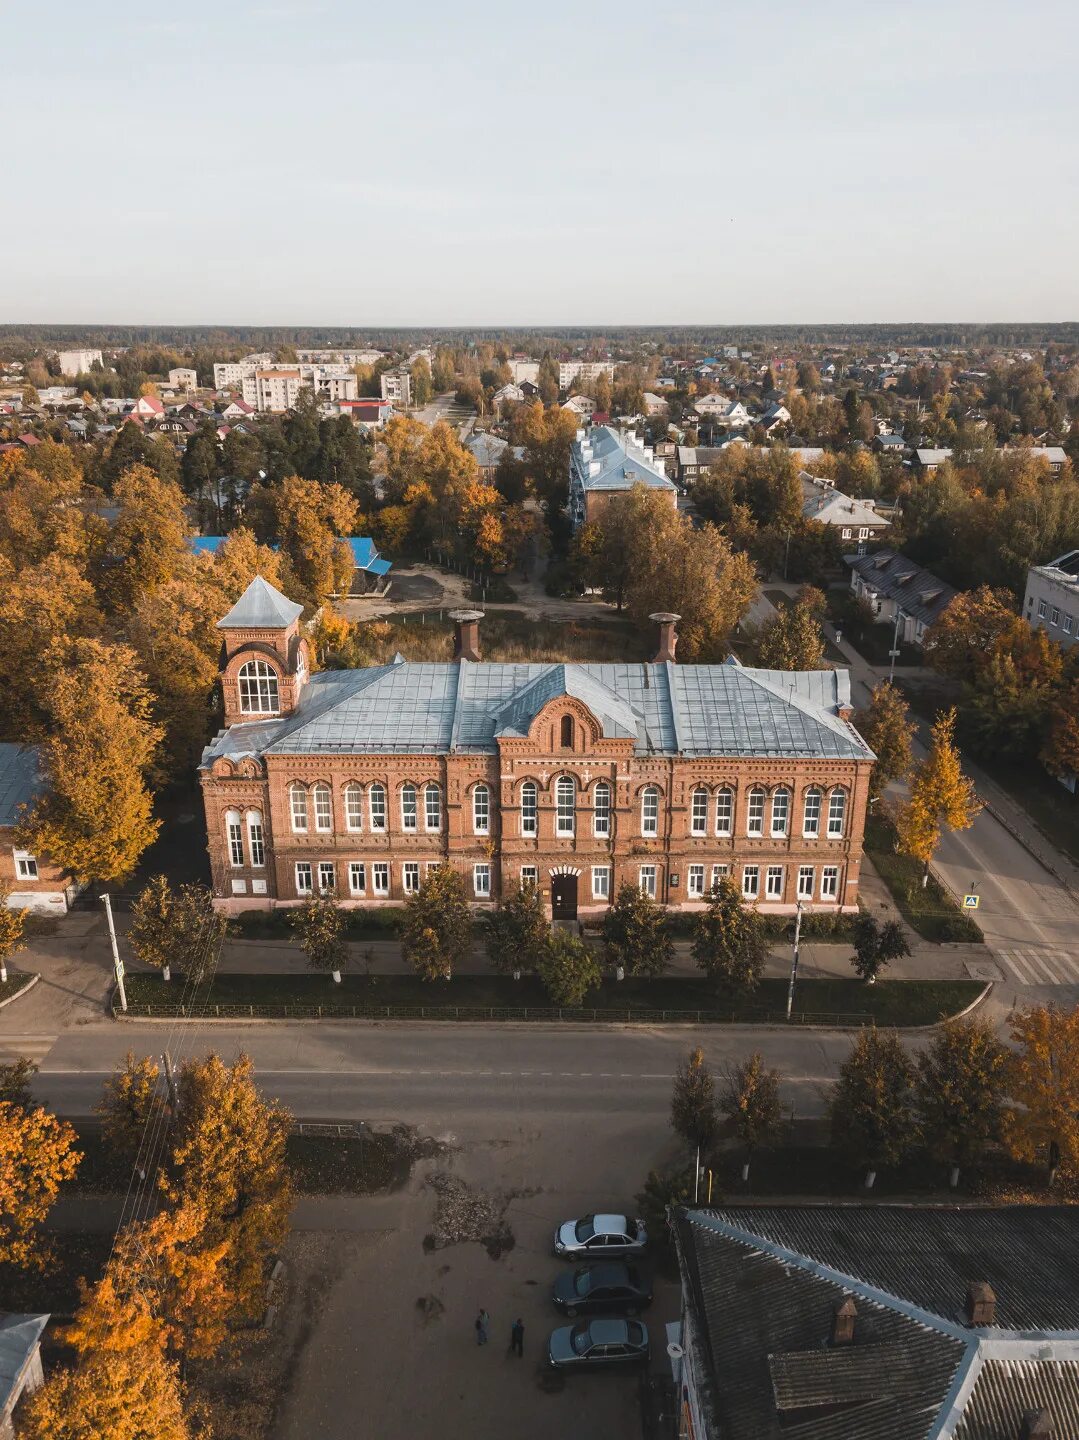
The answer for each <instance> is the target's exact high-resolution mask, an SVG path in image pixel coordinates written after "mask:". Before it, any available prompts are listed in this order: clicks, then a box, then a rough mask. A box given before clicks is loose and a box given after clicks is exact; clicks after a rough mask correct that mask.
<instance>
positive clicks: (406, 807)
mask: <svg viewBox="0 0 1079 1440" xmlns="http://www.w3.org/2000/svg"><path fill="white" fill-rule="evenodd" d="M418 826H419V816H418V814H417V806H416V787H415V785H413V784H412V782H411V781H410V780H409V781H406V782H405V784H404V785H402V786H401V829H402V830H415V829H417V827H418Z"/></svg>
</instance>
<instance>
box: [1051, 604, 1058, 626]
mask: <svg viewBox="0 0 1079 1440" xmlns="http://www.w3.org/2000/svg"><path fill="white" fill-rule="evenodd" d="M1049 624H1050V625H1059V624H1060V611H1059V610H1058V609H1057V607H1056V606H1055V605H1054V606H1053V609H1052V612H1051V614H1050V616H1049Z"/></svg>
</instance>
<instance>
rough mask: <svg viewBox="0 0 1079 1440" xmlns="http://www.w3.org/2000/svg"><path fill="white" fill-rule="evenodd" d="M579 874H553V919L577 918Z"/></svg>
mask: <svg viewBox="0 0 1079 1440" xmlns="http://www.w3.org/2000/svg"><path fill="white" fill-rule="evenodd" d="M576 918H577V876H576V875H552V876H551V919H552V920H576Z"/></svg>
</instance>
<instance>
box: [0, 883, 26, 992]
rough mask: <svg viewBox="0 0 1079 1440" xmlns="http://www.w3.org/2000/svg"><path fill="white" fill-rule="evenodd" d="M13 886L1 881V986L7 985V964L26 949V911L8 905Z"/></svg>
mask: <svg viewBox="0 0 1079 1440" xmlns="http://www.w3.org/2000/svg"><path fill="white" fill-rule="evenodd" d="M10 895H11V886H10V885H9V884H8V883H7V881H6V880H0V985H6V984H7V962H8V961H9V960H10V959H11V957H12V955H15V954H17V953H18V952H19V951H20V950H25V949H26V939H25V932H26V911H25V910H22V909H16V908H15V907H14V906H12V905H10V904H9V903H8V900H9V897H10Z"/></svg>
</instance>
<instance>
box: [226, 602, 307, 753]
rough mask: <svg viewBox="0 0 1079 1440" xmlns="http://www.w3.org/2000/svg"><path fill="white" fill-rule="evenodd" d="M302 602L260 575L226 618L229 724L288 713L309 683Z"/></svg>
mask: <svg viewBox="0 0 1079 1440" xmlns="http://www.w3.org/2000/svg"><path fill="white" fill-rule="evenodd" d="M302 614H303V606H302V605H297V604H296V603H295V601H292V600H289V599H287V598H286V597H285V596H284V595H282V594H281V592H280V590H276V589H274V587H273V586H272V585H271V584H270V582H269V581H268V580H264V579H263V578H262V576H261V575H256V577H255V578H254V580H252V581H251V584H250V585H248V587H247V589H246V590H245V591H244V593H243V594H242V595H241V596H240V598H239V600H237V602H236V604H235V605H234V606H233V607H232V609H231V610H230V611H229V613H228V614H227V615H226V616H225V618H224V619H223V620H219V621H218V622H217V628H218V629H219V630H220V631H221V633H222V642H223V643H222V653H221V692H222V696H223V698H224V707H225V724H226V725H236V724H238V723H239V722H241V721H252V720H272V719H274V718H276V717H277V716H280V715H290V714H291V713H292V712H293V710H295V708H296V706H297V705H298V704H299V701H300V693H301V691H302V690H303V687H304V686H305V685H306V684H307V679H308V675H309V673H310V667H309V664H308V659H309V657H308V648H307V641H306V640H305V639H304V638H303V636H302V635H301V634H300V616H301V615H302Z"/></svg>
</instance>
